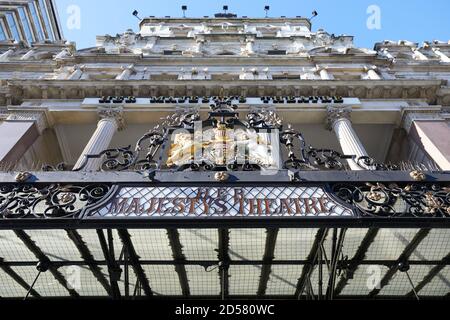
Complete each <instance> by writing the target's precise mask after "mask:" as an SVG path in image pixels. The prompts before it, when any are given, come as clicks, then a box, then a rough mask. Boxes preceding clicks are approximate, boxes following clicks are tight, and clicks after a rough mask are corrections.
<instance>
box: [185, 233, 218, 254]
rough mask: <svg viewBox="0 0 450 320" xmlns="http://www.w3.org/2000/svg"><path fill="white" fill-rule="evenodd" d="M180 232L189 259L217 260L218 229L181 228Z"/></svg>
mask: <svg viewBox="0 0 450 320" xmlns="http://www.w3.org/2000/svg"><path fill="white" fill-rule="evenodd" d="M178 232H179V233H180V242H181V244H182V245H183V253H184V255H185V257H186V259H187V260H217V251H215V250H217V248H218V243H219V236H218V231H217V229H179V230H178Z"/></svg>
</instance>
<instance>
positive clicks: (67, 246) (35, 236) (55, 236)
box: [25, 230, 83, 261]
mask: <svg viewBox="0 0 450 320" xmlns="http://www.w3.org/2000/svg"><path fill="white" fill-rule="evenodd" d="M25 232H26V233H27V234H28V235H29V236H30V238H31V240H33V241H34V243H35V244H36V245H37V246H38V247H39V248H40V249H41V251H42V252H43V253H44V254H45V255H46V256H47V257H48V258H49V259H50V260H51V261H82V260H83V259H82V258H81V255H80V252H79V251H78V249H77V247H76V246H75V244H74V243H73V242H72V240H70V238H69V237H68V235H67V232H66V231H65V230H51V231H49V230H27V231H25Z"/></svg>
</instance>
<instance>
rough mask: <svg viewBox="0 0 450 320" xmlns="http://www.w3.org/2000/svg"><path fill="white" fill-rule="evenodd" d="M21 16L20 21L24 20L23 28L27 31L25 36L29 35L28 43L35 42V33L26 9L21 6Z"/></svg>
mask: <svg viewBox="0 0 450 320" xmlns="http://www.w3.org/2000/svg"><path fill="white" fill-rule="evenodd" d="M18 10H19V16H20V21H22V25H23V29H24V31H25V36H26V37H27V41H28V43H31V42H33V35H32V33H31V29H30V23H29V21H28V18H27V15H26V14H25V9H24V8H23V7H19V8H18Z"/></svg>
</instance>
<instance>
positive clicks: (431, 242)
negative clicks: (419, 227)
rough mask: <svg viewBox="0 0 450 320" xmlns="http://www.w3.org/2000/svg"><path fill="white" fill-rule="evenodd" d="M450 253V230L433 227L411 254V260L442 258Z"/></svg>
mask: <svg viewBox="0 0 450 320" xmlns="http://www.w3.org/2000/svg"><path fill="white" fill-rule="evenodd" d="M449 253H450V230H448V229H433V230H431V231H430V233H429V234H428V236H427V237H426V238H425V239H423V240H422V242H421V243H420V244H419V246H418V247H417V248H416V250H414V252H413V254H412V255H411V260H419V261H420V260H442V259H443V258H444V257H445V256H446V255H448V254H449Z"/></svg>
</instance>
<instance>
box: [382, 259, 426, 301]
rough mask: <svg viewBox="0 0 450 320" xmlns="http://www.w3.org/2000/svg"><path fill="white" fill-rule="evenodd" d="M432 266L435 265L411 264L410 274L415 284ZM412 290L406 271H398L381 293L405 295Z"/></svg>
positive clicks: (415, 284)
mask: <svg viewBox="0 0 450 320" xmlns="http://www.w3.org/2000/svg"><path fill="white" fill-rule="evenodd" d="M432 268H433V266H418V265H411V266H410V269H409V271H408V274H409V276H410V277H411V281H412V283H413V284H414V286H417V285H418V284H419V283H420V281H422V280H423V278H424V277H425V276H426V275H427V274H428V272H430V270H431V269H432ZM411 290H412V287H411V284H410V282H409V281H408V277H407V275H406V273H405V272H400V271H397V272H396V273H395V274H394V276H393V277H392V279H391V281H389V283H388V284H387V285H386V286H385V287H383V288H382V289H381V291H380V293H379V295H388V296H405V295H407V294H408V293H409V292H411Z"/></svg>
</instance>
